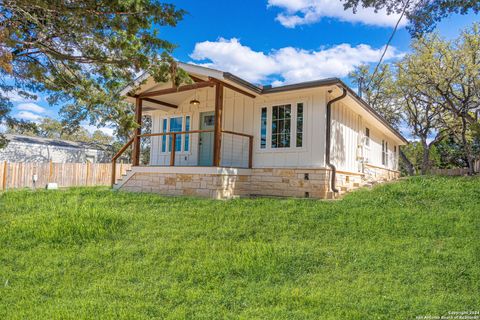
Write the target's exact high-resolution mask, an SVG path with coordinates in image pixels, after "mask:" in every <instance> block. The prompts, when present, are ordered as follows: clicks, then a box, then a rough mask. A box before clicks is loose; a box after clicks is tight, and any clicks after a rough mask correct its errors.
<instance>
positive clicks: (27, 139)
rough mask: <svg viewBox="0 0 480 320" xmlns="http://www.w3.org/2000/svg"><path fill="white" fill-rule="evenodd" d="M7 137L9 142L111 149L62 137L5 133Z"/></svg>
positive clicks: (107, 146) (106, 146) (102, 145)
mask: <svg viewBox="0 0 480 320" xmlns="http://www.w3.org/2000/svg"><path fill="white" fill-rule="evenodd" d="M5 138H6V139H7V140H8V141H9V142H16V143H25V144H40V145H46V146H52V147H63V148H75V149H94V150H104V151H105V150H110V149H111V146H109V145H104V144H99V143H89V142H80V141H68V140H60V139H47V138H41V137H32V136H24V135H18V134H5Z"/></svg>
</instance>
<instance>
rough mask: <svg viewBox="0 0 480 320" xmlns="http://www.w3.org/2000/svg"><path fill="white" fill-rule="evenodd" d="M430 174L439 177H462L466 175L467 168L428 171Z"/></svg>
mask: <svg viewBox="0 0 480 320" xmlns="http://www.w3.org/2000/svg"><path fill="white" fill-rule="evenodd" d="M430 174H433V175H439V176H464V175H466V174H468V168H452V169H438V168H435V169H430Z"/></svg>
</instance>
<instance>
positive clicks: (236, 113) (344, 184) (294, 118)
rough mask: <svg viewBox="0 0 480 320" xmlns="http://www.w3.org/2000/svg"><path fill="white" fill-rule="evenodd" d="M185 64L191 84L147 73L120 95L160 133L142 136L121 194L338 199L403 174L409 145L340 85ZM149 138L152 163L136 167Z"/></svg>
mask: <svg viewBox="0 0 480 320" xmlns="http://www.w3.org/2000/svg"><path fill="white" fill-rule="evenodd" d="M180 67H181V68H183V69H184V70H185V71H187V72H188V73H189V74H190V76H191V77H192V79H193V80H194V81H195V83H194V84H190V85H183V86H180V87H172V85H171V83H156V82H155V81H154V80H153V78H152V77H150V76H149V75H148V74H146V75H144V76H142V77H140V78H139V79H138V81H137V83H135V84H133V85H131V86H129V87H127V88H126V89H125V90H123V92H122V94H123V95H125V96H127V100H129V101H131V102H132V103H135V104H136V110H137V112H136V116H137V121H140V119H141V116H142V114H143V115H150V116H151V119H152V130H151V131H152V133H153V134H154V135H153V136H152V135H149V136H143V137H142V136H141V135H139V134H140V129H139V130H138V131H137V133H136V134H137V137H138V139H135V138H134V139H132V141H133V145H134V150H135V151H134V152H133V164H134V167H133V170H132V171H131V172H130V173H129V174H128V175H127V176H125V177H124V178H123V179H122V180H120V181H116V180H115V179H113V181H116V182H118V183H117V184H116V185H115V187H116V188H117V189H120V190H128V191H139V192H140V191H141V192H156V193H160V194H167V195H200V196H208V197H213V198H230V197H234V196H252V195H253V196H254V195H265V196H294V197H312V198H332V197H335V196H336V195H337V194H339V193H342V192H345V191H348V190H350V189H352V188H355V187H359V186H361V185H363V184H366V183H372V182H376V181H382V180H390V179H394V178H397V177H398V176H399V171H398V154H399V148H400V146H401V145H405V144H406V143H407V141H406V139H405V138H404V137H403V136H402V135H401V134H400V133H399V132H398V131H397V130H395V129H394V128H393V127H391V126H390V125H389V124H388V123H387V122H386V121H385V119H383V118H382V117H381V116H380V115H379V114H378V113H377V112H375V111H374V110H373V109H372V108H371V107H370V106H369V105H368V104H367V103H366V102H364V101H363V100H362V99H361V98H360V97H359V96H357V95H356V94H355V93H354V92H353V91H352V90H351V89H350V88H348V87H347V86H346V85H345V84H344V83H343V82H342V81H341V80H339V79H337V78H331V79H325V80H319V81H311V82H304V83H299V84H293V85H286V86H281V87H276V88H272V87H258V86H255V85H253V84H251V83H248V82H247V81H245V80H242V79H240V78H238V77H236V76H234V75H232V74H230V73H227V72H221V71H218V70H213V69H208V68H204V67H200V66H194V65H189V64H183V63H181V64H180ZM328 110H331V114H330V116H329V113H328ZM147 138H148V139H149V140H150V148H151V149H150V165H149V166H139V160H138V159H139V156H138V154H140V150H139V149H140V148H139V147H138V148H137V147H136V146H139V145H140V144H139V140H140V139H147ZM172 146H174V147H173V148H172ZM172 149H173V152H172Z"/></svg>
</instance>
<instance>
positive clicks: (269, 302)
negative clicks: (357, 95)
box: [0, 178, 480, 319]
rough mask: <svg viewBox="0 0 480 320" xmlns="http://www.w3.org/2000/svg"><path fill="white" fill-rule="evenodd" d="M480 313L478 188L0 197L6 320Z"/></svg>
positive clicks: (448, 184) (0, 273)
mask: <svg viewBox="0 0 480 320" xmlns="http://www.w3.org/2000/svg"><path fill="white" fill-rule="evenodd" d="M479 309H480V179H478V178H414V179H408V180H404V181H401V182H398V183H392V184H387V185H383V186H379V187H377V188H375V189H374V190H360V191H357V192H354V193H352V194H350V195H348V196H346V197H345V198H344V199H343V200H341V201H335V202H332V201H313V200H293V199H289V200H279V199H240V200H233V201H213V200H202V199H188V198H167V197H159V196H156V195H145V194H143V195H142V194H126V193H118V192H113V191H111V190H108V189H103V188H90V189H88V188H82V189H70V190H67V191H37V192H32V191H16V192H15V191H13V192H7V193H4V194H2V195H1V196H0V319H92V318H96V319H100V318H101V319H148V318H160V319H224V318H227V319H415V317H417V316H421V315H434V316H440V315H445V314H447V313H448V312H449V311H467V310H479Z"/></svg>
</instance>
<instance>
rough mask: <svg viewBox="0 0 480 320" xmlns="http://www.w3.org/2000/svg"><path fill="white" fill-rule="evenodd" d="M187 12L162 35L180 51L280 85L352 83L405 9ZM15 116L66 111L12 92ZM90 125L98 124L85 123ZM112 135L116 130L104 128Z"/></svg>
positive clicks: (251, 3)
mask: <svg viewBox="0 0 480 320" xmlns="http://www.w3.org/2000/svg"><path fill="white" fill-rule="evenodd" d="M170 3H173V4H175V5H176V6H177V7H178V8H181V9H184V10H186V11H187V12H188V13H187V14H186V15H185V17H184V19H183V21H181V22H179V24H178V26H177V27H175V28H172V27H164V28H161V29H160V30H159V31H160V33H159V36H160V37H161V38H162V39H165V40H168V41H170V42H172V43H175V44H176V45H177V46H178V47H177V49H176V50H175V52H174V57H175V58H176V59H178V60H180V61H183V62H190V63H195V64H200V65H204V66H208V67H212V68H216V69H220V70H223V71H228V72H231V73H233V74H235V75H237V76H239V77H241V78H244V79H245V80H248V81H251V82H253V83H255V84H263V85H266V84H272V85H274V86H278V85H282V84H289V83H297V82H302V81H309V80H317V79H322V78H328V77H339V78H342V79H343V80H344V81H346V82H347V83H348V77H347V75H348V73H349V72H350V71H352V70H353V69H354V68H355V66H357V65H360V64H370V65H371V66H372V67H374V65H375V64H376V63H377V62H378V60H379V58H380V55H381V53H382V51H383V50H384V46H385V44H386V42H387V40H388V38H389V36H390V34H391V33H392V30H393V27H394V25H395V23H396V22H397V21H398V16H397V15H387V14H385V12H378V13H374V12H373V11H372V10H370V9H360V10H359V11H358V12H357V14H353V13H352V12H351V11H344V10H343V7H342V3H341V2H340V1H339V0H228V1H220V0H217V1H208V0H205V1H191V0H171V1H170ZM477 20H478V17H477V16H475V15H473V14H470V15H466V16H460V15H459V16H452V17H449V18H447V19H445V20H443V21H442V22H441V23H440V24H439V25H438V27H437V31H438V32H439V33H440V34H441V35H442V36H444V37H446V38H455V37H456V36H457V35H458V34H459V32H460V30H461V29H463V28H465V27H468V26H469V25H471V24H472V23H473V22H474V21H477ZM406 24H407V21H406V20H402V21H401V23H400V28H399V30H398V31H397V33H396V34H395V37H394V39H393V41H392V44H391V46H390V48H389V50H388V51H387V54H386V56H385V62H386V63H389V62H393V61H395V60H396V59H399V58H401V57H402V56H403V55H404V54H405V53H407V52H408V51H409V44H410V42H411V38H410V35H409V33H408V32H407V30H406V29H405V25H406ZM11 98H12V100H13V102H14V106H15V107H14V109H13V115H14V116H15V117H17V118H20V119H25V120H32V121H39V120H40V119H41V118H42V117H53V118H57V117H58V108H59V107H51V106H49V105H48V103H47V102H46V100H45V97H44V96H40V97H39V99H37V100H30V101H28V100H24V99H21V98H20V97H18V96H15V95H12V96H11ZM84 127H85V128H86V129H88V130H89V131H91V132H92V131H93V130H95V129H96V128H95V127H94V126H91V125H88V124H84ZM100 129H101V130H102V131H104V132H106V133H108V134H112V133H113V130H112V129H111V128H100Z"/></svg>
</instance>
